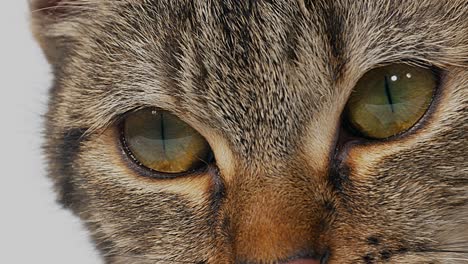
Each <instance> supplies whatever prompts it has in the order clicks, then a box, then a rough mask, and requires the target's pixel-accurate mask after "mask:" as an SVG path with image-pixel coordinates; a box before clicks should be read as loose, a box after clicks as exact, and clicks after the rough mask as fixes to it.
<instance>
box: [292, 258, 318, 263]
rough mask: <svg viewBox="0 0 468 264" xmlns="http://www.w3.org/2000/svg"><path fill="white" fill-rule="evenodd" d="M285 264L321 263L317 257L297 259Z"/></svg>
mask: <svg viewBox="0 0 468 264" xmlns="http://www.w3.org/2000/svg"><path fill="white" fill-rule="evenodd" d="M285 264H320V261H319V260H315V259H295V260H291V261H289V262H286V263H285Z"/></svg>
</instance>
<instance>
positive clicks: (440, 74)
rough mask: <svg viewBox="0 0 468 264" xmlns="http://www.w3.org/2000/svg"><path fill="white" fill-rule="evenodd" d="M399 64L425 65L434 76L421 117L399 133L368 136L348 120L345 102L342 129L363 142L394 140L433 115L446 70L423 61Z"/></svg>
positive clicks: (440, 94)
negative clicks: (430, 93)
mask: <svg viewBox="0 0 468 264" xmlns="http://www.w3.org/2000/svg"><path fill="white" fill-rule="evenodd" d="M399 64H407V65H412V64H416V65H422V66H424V67H427V68H428V69H429V70H431V72H432V74H433V75H434V76H435V82H436V84H435V88H434V91H433V93H432V98H431V101H430V103H429V107H428V108H427V109H426V111H424V113H423V115H422V116H421V118H419V119H418V120H417V121H416V122H415V123H414V125H412V126H411V127H410V128H408V129H406V130H403V131H401V132H399V133H397V134H395V135H392V136H389V137H386V138H375V137H369V136H367V135H365V134H364V133H362V132H361V131H359V129H357V128H355V127H354V126H353V125H352V124H351V122H350V121H349V118H348V116H347V115H348V111H347V108H348V103H346V105H345V108H344V109H343V113H342V118H341V120H342V121H341V124H342V127H343V129H345V130H346V131H347V132H348V133H350V134H351V135H352V136H353V137H355V138H359V139H361V140H364V142H368V143H375V142H388V141H394V140H398V139H402V138H405V137H406V136H408V135H411V134H413V133H414V132H416V131H417V130H419V129H421V128H422V127H424V126H425V125H426V124H427V122H428V121H429V120H430V118H431V116H432V115H433V113H434V112H435V110H436V109H437V108H438V105H439V104H440V100H441V97H442V92H443V91H442V90H443V89H442V86H443V84H444V82H445V77H446V75H447V74H446V72H445V71H444V70H442V69H441V68H438V67H436V66H434V65H427V64H424V63H417V62H416V63H414V62H413V63H408V62H400V63H399ZM388 65H391V64H386V65H381V66H379V67H376V68H372V69H370V70H368V71H367V72H366V73H364V74H367V73H368V72H370V71H372V70H374V69H377V68H380V67H385V66H388Z"/></svg>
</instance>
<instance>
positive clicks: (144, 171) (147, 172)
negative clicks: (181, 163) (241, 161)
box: [117, 107, 216, 180]
mask: <svg viewBox="0 0 468 264" xmlns="http://www.w3.org/2000/svg"><path fill="white" fill-rule="evenodd" d="M144 109H154V110H156V111H166V110H163V109H159V108H156V107H143V108H138V109H134V110H130V111H128V112H126V113H124V114H122V115H121V116H120V117H119V118H118V123H117V132H118V139H117V141H118V146H119V149H120V152H121V153H122V155H121V156H122V158H123V160H124V161H125V162H126V164H127V165H128V166H127V167H129V168H131V169H132V170H133V171H135V172H136V173H138V174H139V175H141V176H143V177H146V178H154V179H161V180H165V179H176V178H182V177H188V176H190V177H194V176H197V175H202V174H206V173H207V172H209V171H210V170H212V168H213V167H216V159H215V156H214V153H213V149H212V148H211V146H210V157H209V162H207V163H205V164H204V165H203V166H200V167H197V168H194V169H191V170H188V171H184V172H179V173H167V172H160V171H157V170H154V169H151V168H149V167H147V166H145V165H144V164H142V163H141V162H140V161H139V160H138V159H137V158H136V157H135V156H134V154H133V153H132V151H131V150H130V148H129V146H128V144H127V140H126V138H125V132H124V131H125V130H124V126H125V120H126V117H127V116H128V115H130V114H132V113H135V112H137V111H139V110H144ZM208 144H209V143H208Z"/></svg>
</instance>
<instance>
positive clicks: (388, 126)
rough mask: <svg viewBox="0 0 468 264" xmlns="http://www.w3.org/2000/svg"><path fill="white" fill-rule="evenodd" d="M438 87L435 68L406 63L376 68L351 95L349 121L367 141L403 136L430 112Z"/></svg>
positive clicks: (346, 113) (347, 112)
mask: <svg viewBox="0 0 468 264" xmlns="http://www.w3.org/2000/svg"><path fill="white" fill-rule="evenodd" d="M436 86H437V79H436V76H435V74H434V72H433V71H432V70H431V69H426V68H421V67H415V66H410V65H406V64H394V65H389V66H385V67H380V68H376V69H373V70H371V71H369V72H367V73H366V74H365V75H364V76H363V77H362V78H361V79H360V80H359V81H358V83H357V84H356V86H355V88H354V91H353V92H352V93H351V96H350V98H349V100H348V103H347V106H346V109H345V119H346V120H345V121H346V123H348V124H349V125H350V127H351V129H352V130H354V131H357V133H359V134H360V135H362V136H364V137H367V138H374V139H384V138H388V137H392V136H395V135H397V134H400V133H403V132H405V131H407V130H408V129H410V128H411V127H413V126H414V125H415V124H416V123H417V122H418V121H419V120H420V119H421V117H422V116H423V115H424V114H425V113H426V111H427V109H428V108H429V106H430V104H431V102H432V98H433V95H434V93H435V90H436Z"/></svg>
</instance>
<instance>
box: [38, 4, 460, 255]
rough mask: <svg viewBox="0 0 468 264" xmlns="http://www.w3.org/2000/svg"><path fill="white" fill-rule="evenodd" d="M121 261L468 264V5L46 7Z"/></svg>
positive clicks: (90, 178) (58, 144)
mask: <svg viewBox="0 0 468 264" xmlns="http://www.w3.org/2000/svg"><path fill="white" fill-rule="evenodd" d="M31 10H32V26H33V31H34V34H35V37H36V38H37V40H38V42H39V43H40V45H41V46H42V48H43V49H44V51H45V54H46V56H47V58H48V60H49V61H50V63H51V65H52V67H53V73H54V75H55V81H54V84H53V87H52V89H51V92H50V95H51V97H50V104H49V111H48V113H47V115H46V119H47V121H46V131H45V137H46V141H47V143H46V146H45V149H46V153H47V158H48V164H49V173H50V177H51V178H52V179H53V180H54V182H55V187H56V190H57V193H58V197H59V200H60V202H61V203H62V204H63V205H64V206H65V207H66V208H69V209H71V210H72V211H73V212H74V213H75V214H76V215H77V216H78V217H79V218H80V219H82V220H83V222H84V223H85V224H86V226H87V228H88V229H89V231H90V235H91V236H92V238H93V240H94V242H95V244H96V247H97V248H98V249H99V251H100V253H101V255H102V258H103V261H104V262H105V263H128V264H137V263H138V264H140V263H141V264H145V263H207V264H211V263H216V264H217V263H220V264H222V263H238V264H247V263H250V264H261V263H262V264H269V263H281V264H318V263H323V264H325V263H329V264H335V263H336V264H338V263H343V264H348V263H364V264H371V263H411V264H414V263H425V264H428V263H434V264H435V263H444V264H446V263H468V173H467V170H468V159H467V156H468V144H467V137H468V133H467V132H468V131H467V128H468V117H467V112H468V110H467V106H468V94H467V91H468V2H467V1H466V0H414V1H404V0H362V1H355V0H279V1H274V0H213V1H198V0H195V1H189V0H186V1H183V0H157V1H156V0H119V1H116V0H32V1H31Z"/></svg>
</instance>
